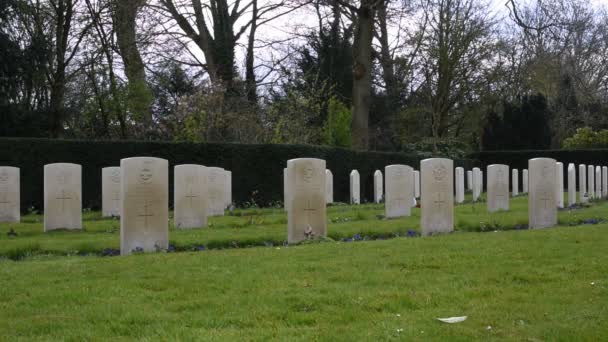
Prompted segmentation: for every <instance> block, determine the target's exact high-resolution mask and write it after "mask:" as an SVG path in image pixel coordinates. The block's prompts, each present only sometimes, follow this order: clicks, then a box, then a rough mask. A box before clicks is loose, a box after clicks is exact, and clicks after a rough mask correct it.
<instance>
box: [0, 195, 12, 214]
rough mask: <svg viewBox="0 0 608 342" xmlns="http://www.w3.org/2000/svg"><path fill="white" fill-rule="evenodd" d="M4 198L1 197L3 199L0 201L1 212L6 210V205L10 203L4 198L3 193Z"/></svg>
mask: <svg viewBox="0 0 608 342" xmlns="http://www.w3.org/2000/svg"><path fill="white" fill-rule="evenodd" d="M3 195H4V196H2V197H3V198H2V199H1V200H0V204H1V205H2V211H5V210H8V205H9V204H10V203H11V202H10V201H9V200H8V199H7V198H6V193H3Z"/></svg>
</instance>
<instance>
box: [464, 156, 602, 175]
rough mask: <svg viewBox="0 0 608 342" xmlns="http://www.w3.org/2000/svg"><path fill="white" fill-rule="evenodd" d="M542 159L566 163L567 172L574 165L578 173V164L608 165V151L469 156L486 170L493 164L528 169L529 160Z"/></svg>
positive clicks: (565, 169)
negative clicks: (570, 164) (570, 165)
mask: <svg viewBox="0 0 608 342" xmlns="http://www.w3.org/2000/svg"><path fill="white" fill-rule="evenodd" d="M541 157H544V158H553V159H555V160H556V161H560V162H562V163H564V171H567V167H568V164H569V163H574V164H576V166H577V169H576V172H577V173H578V164H585V165H602V166H603V165H608V149H589V150H522V151H483V152H477V153H473V154H470V155H469V158H471V159H475V160H477V161H478V162H479V165H480V166H481V167H483V168H484V169H485V168H486V166H488V165H491V164H507V165H509V167H511V168H515V169H520V170H521V169H527V168H528V160H529V159H532V158H541ZM564 175H565V173H564ZM564 179H565V176H564Z"/></svg>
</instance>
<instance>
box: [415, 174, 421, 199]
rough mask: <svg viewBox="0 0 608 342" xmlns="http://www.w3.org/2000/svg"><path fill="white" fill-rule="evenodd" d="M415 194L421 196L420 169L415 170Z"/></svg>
mask: <svg viewBox="0 0 608 342" xmlns="http://www.w3.org/2000/svg"><path fill="white" fill-rule="evenodd" d="M414 196H415V197H416V198H420V171H417V170H414Z"/></svg>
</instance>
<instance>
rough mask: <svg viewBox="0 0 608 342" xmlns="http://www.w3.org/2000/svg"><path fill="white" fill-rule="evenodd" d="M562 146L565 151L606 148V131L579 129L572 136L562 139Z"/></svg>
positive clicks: (607, 145)
mask: <svg viewBox="0 0 608 342" xmlns="http://www.w3.org/2000/svg"><path fill="white" fill-rule="evenodd" d="M562 146H563V147H564V148H566V149H585V148H607V147H608V130H606V129H603V130H601V131H598V132H594V131H593V130H592V129H591V128H589V127H584V128H579V129H577V130H576V133H575V134H574V135H573V136H571V137H569V138H566V139H564V142H563V143H562Z"/></svg>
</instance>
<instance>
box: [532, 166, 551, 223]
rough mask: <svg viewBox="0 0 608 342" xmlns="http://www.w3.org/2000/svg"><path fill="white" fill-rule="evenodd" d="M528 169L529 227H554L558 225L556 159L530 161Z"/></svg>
mask: <svg viewBox="0 0 608 342" xmlns="http://www.w3.org/2000/svg"><path fill="white" fill-rule="evenodd" d="M528 169H529V170H530V195H529V197H528V222H529V223H528V225H529V226H530V228H545V227H551V226H554V225H556V224H557V206H556V205H555V203H556V202H557V200H556V198H555V197H556V196H555V194H556V191H555V188H556V180H557V175H556V170H557V169H556V167H555V159H551V158H534V159H530V160H529V161H528Z"/></svg>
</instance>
